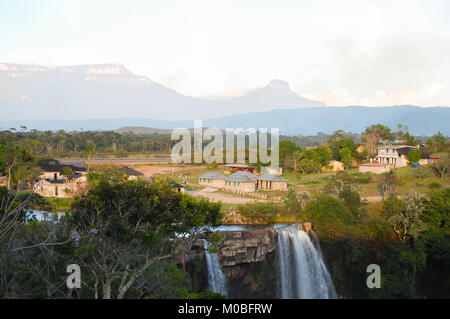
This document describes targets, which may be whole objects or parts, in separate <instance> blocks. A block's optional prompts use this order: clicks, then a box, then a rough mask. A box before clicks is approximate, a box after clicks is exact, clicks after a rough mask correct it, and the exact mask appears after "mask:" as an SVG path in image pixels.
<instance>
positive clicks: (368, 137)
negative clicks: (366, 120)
mask: <svg viewBox="0 0 450 319" xmlns="http://www.w3.org/2000/svg"><path fill="white" fill-rule="evenodd" d="M394 139H395V136H394V134H393V133H392V131H391V129H390V128H389V127H387V126H384V125H381V124H373V125H371V126H369V127H367V128H366V130H365V131H364V133H363V134H362V136H361V141H362V142H363V143H364V147H365V149H366V150H367V153H368V154H369V155H370V154H372V155H374V154H375V151H376V147H377V145H378V144H379V143H380V140H384V141H392V140H394Z"/></svg>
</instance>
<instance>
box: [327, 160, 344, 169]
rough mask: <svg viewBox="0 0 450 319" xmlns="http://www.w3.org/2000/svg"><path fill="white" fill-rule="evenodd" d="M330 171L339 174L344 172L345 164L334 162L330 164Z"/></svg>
mask: <svg viewBox="0 0 450 319" xmlns="http://www.w3.org/2000/svg"><path fill="white" fill-rule="evenodd" d="M328 170H329V171H332V172H338V171H343V170H344V163H342V162H339V161H336V160H332V161H329V162H328Z"/></svg>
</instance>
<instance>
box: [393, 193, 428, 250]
mask: <svg viewBox="0 0 450 319" xmlns="http://www.w3.org/2000/svg"><path fill="white" fill-rule="evenodd" d="M404 203H405V206H404V209H403V210H402V211H401V212H400V213H399V214H397V215H394V216H392V217H390V218H389V219H388V220H387V222H388V224H389V225H390V226H392V229H393V230H394V232H395V233H396V234H397V237H398V239H399V240H400V241H402V242H404V243H406V242H408V241H409V240H410V239H413V240H417V238H419V236H420V235H421V233H423V232H424V231H426V230H427V225H426V224H425V223H424V222H423V221H422V219H421V214H422V213H423V211H424V204H423V200H422V198H421V197H420V196H419V194H416V193H415V194H409V195H408V196H407V197H406V198H405V199H404Z"/></svg>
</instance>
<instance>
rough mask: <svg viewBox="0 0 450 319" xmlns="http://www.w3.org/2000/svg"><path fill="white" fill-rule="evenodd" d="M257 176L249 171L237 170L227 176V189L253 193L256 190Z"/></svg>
mask: <svg viewBox="0 0 450 319" xmlns="http://www.w3.org/2000/svg"><path fill="white" fill-rule="evenodd" d="M257 178H258V176H256V175H255V174H253V173H250V172H247V171H237V172H235V173H233V174H231V175H230V176H228V177H226V178H225V189H228V190H232V191H241V192H247V193H251V192H254V191H255V190H256V179H257Z"/></svg>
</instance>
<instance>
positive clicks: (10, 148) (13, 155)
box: [0, 144, 32, 189]
mask: <svg viewBox="0 0 450 319" xmlns="http://www.w3.org/2000/svg"><path fill="white" fill-rule="evenodd" d="M31 160H32V158H31V156H30V155H29V154H28V152H27V151H26V150H25V149H23V148H22V147H20V146H16V145H11V144H1V145H0V163H1V164H0V165H1V166H0V168H2V167H3V170H4V171H5V172H6V176H7V188H8V189H11V178H12V175H13V174H14V171H15V170H16V169H17V168H18V167H20V166H21V165H25V164H26V163H30V162H31Z"/></svg>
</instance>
